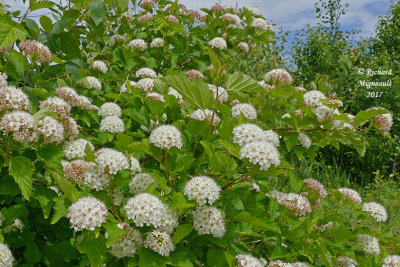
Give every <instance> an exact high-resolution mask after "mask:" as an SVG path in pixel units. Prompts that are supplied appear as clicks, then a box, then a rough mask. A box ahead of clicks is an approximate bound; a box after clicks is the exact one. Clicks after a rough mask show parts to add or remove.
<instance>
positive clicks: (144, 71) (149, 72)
mask: <svg viewBox="0 0 400 267" xmlns="http://www.w3.org/2000/svg"><path fill="white" fill-rule="evenodd" d="M136 78H152V79H155V78H157V72H155V71H154V70H153V69H150V68H141V69H139V70H138V71H137V72H136Z"/></svg>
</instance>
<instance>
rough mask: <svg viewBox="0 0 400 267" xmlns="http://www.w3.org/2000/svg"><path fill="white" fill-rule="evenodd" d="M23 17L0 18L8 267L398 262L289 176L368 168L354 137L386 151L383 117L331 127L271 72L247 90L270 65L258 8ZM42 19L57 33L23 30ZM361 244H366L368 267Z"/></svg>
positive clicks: (81, 10) (100, 8)
mask: <svg viewBox="0 0 400 267" xmlns="http://www.w3.org/2000/svg"><path fill="white" fill-rule="evenodd" d="M29 4H30V6H29V9H28V10H27V12H26V13H25V14H24V15H23V16H22V17H21V20H20V21H19V22H16V18H15V17H16V16H18V14H12V13H9V12H6V13H5V14H4V15H2V16H3V17H4V21H7V23H8V24H6V27H4V28H5V30H1V31H0V33H6V36H11V37H9V40H8V41H7V42H3V43H2V46H3V47H2V50H1V54H0V70H1V71H2V75H0V79H1V80H0V82H1V89H0V90H1V91H0V93H1V94H4V97H3V98H1V99H0V101H1V102H0V104H1V106H0V107H1V109H0V115H1V123H0V126H1V127H0V128H1V131H2V135H1V137H0V141H1V144H2V146H1V149H0V152H1V153H0V154H1V159H0V160H1V165H0V166H1V169H0V172H1V175H0V177H1V180H2V181H1V183H0V203H1V215H2V216H0V230H1V234H0V242H1V243H4V244H7V245H8V246H9V248H10V249H11V251H12V254H13V257H14V258H15V265H22V266H103V264H106V265H107V266H145V267H147V266H204V265H206V266H235V265H239V264H238V263H237V260H238V255H241V254H246V255H247V254H252V255H254V256H256V257H257V258H261V257H262V258H264V259H266V260H267V261H274V260H278V259H279V260H282V261H285V262H307V263H309V264H311V265H313V266H332V265H333V264H334V262H335V261H336V260H337V259H338V258H339V257H341V256H348V257H351V258H353V259H354V260H357V261H358V262H359V264H360V265H362V266H375V265H377V264H381V263H382V261H383V259H384V257H386V256H387V255H389V254H393V253H400V247H398V244H399V243H398V242H396V240H397V239H396V238H397V237H396V236H395V235H394V233H392V232H391V230H390V228H389V225H388V223H387V222H385V220H384V221H382V222H378V221H377V220H376V219H375V218H374V217H372V216H371V215H370V214H369V213H368V212H366V211H365V210H364V211H363V208H362V203H354V202H352V201H350V200H349V199H348V198H347V197H345V196H343V195H342V194H341V193H340V192H338V190H337V188H333V187H332V188H327V189H326V191H327V192H325V189H324V188H322V189H321V188H319V189H318V186H319V184H316V183H315V181H311V184H313V185H314V186H316V187H313V186H311V187H310V185H309V184H307V181H303V179H302V177H301V175H300V174H301V173H299V172H298V170H297V169H296V168H295V167H296V166H292V165H291V164H290V163H289V162H291V161H292V160H293V159H297V160H305V161H307V162H309V161H314V160H315V158H316V155H317V151H318V150H319V149H321V148H325V147H329V146H332V147H334V148H335V149H340V148H341V147H343V145H344V144H345V145H346V146H349V147H351V148H352V149H354V150H355V151H357V153H358V155H360V156H363V155H364V154H365V149H366V144H367V140H366V138H365V135H363V134H362V133H363V132H367V133H370V134H371V135H375V134H376V132H378V133H379V134H381V127H382V121H381V120H377V118H387V117H385V115H387V116H389V115H388V111H387V110H385V109H377V110H365V111H364V110H358V111H357V114H355V117H354V118H353V117H352V116H349V115H347V114H344V113H343V114H342V113H341V112H340V111H339V108H340V107H341V105H342V102H341V101H339V100H338V99H331V98H329V97H326V96H324V95H323V94H322V93H321V92H313V91H311V92H304V91H302V90H301V89H299V88H298V87H295V86H294V85H291V84H288V81H292V79H291V76H290V74H289V73H287V72H286V71H284V70H281V69H278V70H274V71H273V72H270V73H269V74H270V75H269V76H268V77H270V76H272V79H271V80H272V81H273V83H272V82H271V80H269V81H262V82H261V81H259V82H258V81H257V80H259V79H260V76H261V75H263V74H264V72H266V71H267V70H270V69H272V68H273V67H275V66H274V63H271V62H268V63H267V64H266V63H265V62H263V61H264V60H265V59H266V58H270V57H271V56H274V53H276V51H277V50H279V49H277V48H276V47H275V48H274V41H275V39H274V33H273V31H272V28H271V25H268V24H267V23H266V21H264V20H263V18H262V16H261V15H258V14H257V12H256V11H255V10H254V9H247V8H243V9H237V10H234V9H233V8H228V7H222V6H220V5H215V6H213V7H212V8H210V9H203V12H204V13H205V14H206V15H203V16H198V15H197V14H196V13H195V12H193V11H192V12H191V11H188V10H185V8H184V7H183V6H182V5H181V4H178V3H177V2H171V1H166V0H162V1H161V0H160V1H156V3H154V2H153V1H142V2H141V3H140V5H141V6H142V7H141V9H140V10H141V11H140V12H139V13H137V14H134V15H133V14H130V13H126V12H125V11H127V10H129V9H128V4H127V2H126V1H123V0H118V1H107V0H106V1H104V2H103V1H99V0H95V1H74V3H70V4H69V5H68V6H60V5H59V4H55V3H52V2H51V1H30V3H29ZM153 4H154V5H153ZM41 8H49V9H50V10H52V15H53V17H54V18H55V22H54V23H53V21H52V20H51V19H50V18H48V17H47V16H46V15H43V16H42V17H41V18H40V19H39V24H40V25H39V24H38V23H37V22H36V21H33V20H30V19H29V18H28V14H29V13H30V12H31V11H33V10H37V9H41ZM145 10H146V11H145ZM129 11H130V10H129ZM227 13H235V14H236V15H237V17H238V18H239V19H240V21H237V22H235V23H232V18H233V20H236V19H237V18H236V17H234V16H232V15H231V16H227ZM255 21H256V22H257V23H254V22H255ZM233 24H234V25H236V26H232V25H233ZM12 29H14V30H12ZM15 29H17V30H19V31H18V32H19V33H20V34H16V35H15V34H8V33H7V32H9V31H15ZM216 37H219V38H221V37H223V38H222V39H216V41H215V42H212V43H211V44H215V45H211V44H210V41H211V40H213V39H214V38H216ZM7 38H8V37H7ZM25 38H27V39H28V41H25ZM156 38H161V39H156ZM140 39H141V40H140ZM225 42H226V43H227V44H226V45H225ZM240 42H246V43H247V44H248V47H249V51H248V52H246V51H245V50H246V49H244V50H243V49H241V48H240V47H238V45H239V43H240ZM9 43H10V44H12V45H11V46H9V47H6V46H7V45H8V44H9ZM148 43H150V46H148ZM43 44H45V45H43ZM212 46H214V47H212ZM225 46H227V48H225ZM17 47H19V48H18V49H17ZM244 47H245V46H244ZM211 48H213V49H211ZM261 55H263V56H261ZM246 62H248V64H247V63H246ZM252 62H253V63H254V62H257V63H258V64H254V65H253V63H252ZM238 63H240V64H238ZM210 64H212V65H213V66H212V68H211V67H210ZM250 64H251V65H250ZM274 75H275V76H274ZM186 76H187V77H186ZM281 77H285V78H286V79H285V81H280V79H281ZM133 80H137V81H135V82H134V81H133ZM280 82H282V83H280ZM283 82H285V84H284V83H283ZM296 82H297V81H296ZM207 83H210V84H207ZM290 83H291V82H290ZM283 84H284V85H283ZM13 86H15V87H13ZM17 88H18V89H17ZM19 90H20V91H19ZM306 94H307V95H306ZM315 95H317V96H319V99H317V101H316V103H315V106H313V105H310V104H305V102H307V103H308V102H313V101H315V99H314V96H315ZM321 95H322V96H321ZM54 96H57V97H59V98H55V97H54ZM61 98H63V99H64V100H62V99H61ZM241 104H247V105H241ZM240 105H241V106H240ZM238 107H240V108H241V109H239V108H238ZM234 108H235V109H238V110H239V111H240V112H238V113H237V114H236V113H234V112H232V110H233V109H234ZM21 110H23V111H21ZM321 110H322V111H324V112H322V113H321V112H320V111H321ZM196 112H197V113H196ZM13 116H14V117H13ZM379 116H381V117H379ZM12 118H18V119H14V120H12ZM8 120H10V121H11V123H6V122H8ZM28 122H29V123H30V124H29V123H28ZM249 124H252V125H250V126H249ZM75 125H76V126H75ZM28 126H29V127H28ZM238 126H240V127H243V128H242V130H243V131H239V130H238V129H240V128H238ZM18 127H19V128H18ZM248 127H251V129H255V132H246V130H247V131H248ZM249 129H250V128H249ZM371 130H372V131H371ZM78 131H79V133H78ZM21 136H22V138H21ZM60 136H61V138H60ZM85 140H86V141H85ZM261 147H263V148H265V149H263V150H261V149H260V148H261ZM255 152H257V153H255ZM205 176H206V177H205ZM196 177H197V178H196ZM194 178H196V179H198V181H199V182H197V180H196V182H194V183H193V182H192V181H193V179H194ZM191 182H192V183H191ZM308 182H310V181H308ZM278 190H280V191H282V192H278ZM381 212H382V211H381ZM358 234H369V235H371V236H374V237H376V238H378V239H379V241H380V253H379V255H370V254H368V253H367V251H366V250H365V249H364V248H363V247H362V246H361V245H360V244H358V237H357V236H358ZM143 240H144V241H143ZM0 257H1V255H0ZM260 262H262V261H260ZM260 264H261V263H260ZM11 265H12V264H11Z"/></svg>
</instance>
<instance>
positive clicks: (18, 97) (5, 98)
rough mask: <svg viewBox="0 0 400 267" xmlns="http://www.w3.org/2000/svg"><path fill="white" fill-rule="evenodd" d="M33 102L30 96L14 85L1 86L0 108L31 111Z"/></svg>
mask: <svg viewBox="0 0 400 267" xmlns="http://www.w3.org/2000/svg"><path fill="white" fill-rule="evenodd" d="M30 108H31V103H30V101H29V98H28V96H27V95H26V94H25V93H24V92H23V91H22V90H21V89H19V88H15V87H14V86H7V84H6V86H4V87H0V110H2V109H5V110H9V111H12V110H24V111H29V109H30Z"/></svg>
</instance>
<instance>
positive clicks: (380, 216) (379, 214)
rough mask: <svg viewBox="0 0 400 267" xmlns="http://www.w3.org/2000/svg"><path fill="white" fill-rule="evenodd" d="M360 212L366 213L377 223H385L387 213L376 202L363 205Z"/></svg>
mask: <svg viewBox="0 0 400 267" xmlns="http://www.w3.org/2000/svg"><path fill="white" fill-rule="evenodd" d="M362 210H363V211H365V212H368V213H369V214H370V215H371V216H372V217H374V218H375V219H376V221H378V222H385V221H387V217H388V216H387V212H386V209H385V207H384V206H382V205H381V204H379V203H376V202H368V203H364V204H363V206H362Z"/></svg>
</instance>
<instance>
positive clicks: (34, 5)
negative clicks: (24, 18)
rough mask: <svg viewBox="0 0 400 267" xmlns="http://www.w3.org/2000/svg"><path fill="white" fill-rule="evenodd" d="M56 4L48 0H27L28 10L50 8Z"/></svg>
mask: <svg viewBox="0 0 400 267" xmlns="http://www.w3.org/2000/svg"><path fill="white" fill-rule="evenodd" d="M55 5H56V4H55V3H53V2H52V1H49V0H42V1H36V0H30V1H29V10H30V11H34V10H38V9H42V8H52V7H54V6H55Z"/></svg>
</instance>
